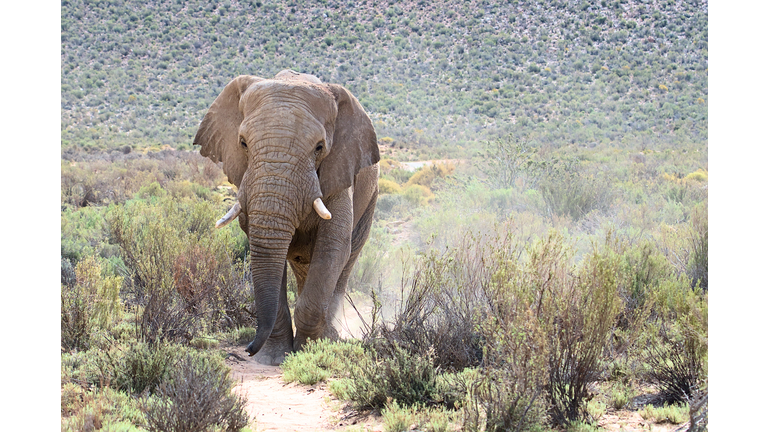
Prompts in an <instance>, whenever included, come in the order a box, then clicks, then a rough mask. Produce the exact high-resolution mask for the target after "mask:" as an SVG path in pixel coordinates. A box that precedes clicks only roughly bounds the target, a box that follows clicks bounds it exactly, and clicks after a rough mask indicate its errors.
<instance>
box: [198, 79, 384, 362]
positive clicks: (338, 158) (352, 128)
mask: <svg viewBox="0 0 768 432" xmlns="http://www.w3.org/2000/svg"><path fill="white" fill-rule="evenodd" d="M194 144H196V145H200V146H201V147H202V148H201V149H200V154H202V155H203V156H207V157H209V158H210V159H211V160H213V161H214V162H222V166H223V169H224V172H225V174H226V175H227V176H228V178H229V181H230V182H231V183H233V184H235V185H237V186H238V188H239V189H238V196H237V198H238V201H239V203H240V206H241V208H242V211H241V212H240V215H239V223H240V227H241V228H242V230H243V231H244V232H245V233H246V234H247V235H248V241H249V243H250V249H251V263H250V264H251V273H252V276H253V285H254V293H255V298H256V314H257V321H258V322H257V332H256V337H255V338H254V340H253V342H251V344H250V345H248V348H247V349H246V351H247V352H248V353H249V354H250V355H256V359H257V360H258V361H259V362H260V363H264V364H280V363H281V362H282V361H283V359H284V358H285V355H286V353H289V352H291V351H294V350H299V349H301V347H302V346H303V345H304V344H305V343H306V342H307V340H308V339H317V338H320V337H335V336H336V335H337V333H336V330H335V329H334V328H333V326H332V323H331V320H332V318H333V316H334V314H335V313H336V311H337V309H338V307H339V305H340V304H341V301H342V300H343V298H344V292H345V290H346V286H347V279H348V278H349V274H350V271H351V270H352V267H353V266H354V264H355V261H356V260H357V256H358V254H359V253H360V250H361V249H362V247H363V244H364V243H365V242H366V240H367V239H368V235H369V233H370V228H371V222H372V220H373V211H374V208H375V206H376V198H377V196H378V185H377V179H378V174H379V165H378V162H379V149H378V146H377V141H376V133H375V131H374V129H373V125H372V124H371V120H370V118H369V117H368V116H367V115H366V114H365V112H364V111H363V108H362V106H361V105H360V103H359V102H358V101H357V99H356V98H355V97H354V96H352V94H351V93H349V92H348V91H347V90H346V89H344V88H343V87H341V86H338V85H334V84H323V83H321V82H320V80H318V79H317V78H316V77H314V76H312V75H305V74H299V73H296V72H293V71H283V72H280V73H279V74H277V75H276V76H275V78H274V79H263V78H258V77H255V76H247V75H241V76H239V77H237V78H235V79H234V80H232V81H231V82H230V83H229V84H227V86H226V87H225V88H224V90H223V91H222V92H221V94H220V95H219V96H218V97H217V98H216V100H215V101H214V102H213V104H212V105H211V107H210V109H209V110H208V113H207V114H206V115H205V118H204V119H203V121H202V123H201V124H200V128H199V129H198V131H197V135H196V136H195V140H194ZM318 197H321V198H322V200H323V202H324V203H325V206H326V207H327V209H328V211H330V213H331V215H332V217H331V219H328V220H326V219H322V218H320V217H319V216H318V214H317V213H316V212H315V211H314V210H313V208H312V202H313V201H314V200H315V199H316V198H318ZM286 262H287V263H289V264H290V265H291V268H292V269H293V272H294V274H295V275H296V282H297V285H298V297H297V301H296V307H295V310H294V321H295V326H296V334H295V336H294V332H293V328H292V326H291V316H290V311H289V309H288V301H287V295H286V282H287V281H286V271H287V265H286Z"/></svg>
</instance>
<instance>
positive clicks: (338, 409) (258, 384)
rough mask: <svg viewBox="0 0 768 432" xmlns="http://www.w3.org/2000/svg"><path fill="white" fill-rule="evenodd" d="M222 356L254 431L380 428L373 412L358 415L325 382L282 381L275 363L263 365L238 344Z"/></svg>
mask: <svg viewBox="0 0 768 432" xmlns="http://www.w3.org/2000/svg"><path fill="white" fill-rule="evenodd" d="M225 350H226V351H227V352H228V353H230V355H229V357H227V359H226V363H227V365H229V367H230V368H231V369H232V377H233V379H234V380H235V382H236V383H237V384H236V385H235V388H234V389H233V391H234V392H235V393H237V394H240V395H242V396H244V397H245V399H246V401H247V402H246V406H245V409H246V411H247V412H248V414H249V415H250V416H251V418H252V419H254V420H255V421H256V429H255V430H256V431H258V432H267V431H299V432H311V431H333V430H344V429H346V428H347V427H348V426H354V427H363V428H364V429H365V430H370V431H383V430H384V428H383V426H382V425H381V422H380V420H379V419H377V418H376V417H375V416H372V415H368V416H361V415H359V414H358V413H357V412H355V411H352V410H350V409H349V408H348V407H345V405H344V404H343V403H342V402H340V401H339V400H337V399H336V398H335V397H333V395H331V393H330V392H329V391H328V387H327V385H326V384H325V383H318V384H315V385H313V386H307V385H302V384H298V383H290V384H286V383H285V382H283V378H282V377H283V374H282V371H281V370H280V368H279V367H278V366H265V365H262V364H259V363H257V362H256V361H255V360H254V359H252V358H249V357H247V355H246V354H245V353H243V355H241V354H240V351H243V350H242V347H226V348H225Z"/></svg>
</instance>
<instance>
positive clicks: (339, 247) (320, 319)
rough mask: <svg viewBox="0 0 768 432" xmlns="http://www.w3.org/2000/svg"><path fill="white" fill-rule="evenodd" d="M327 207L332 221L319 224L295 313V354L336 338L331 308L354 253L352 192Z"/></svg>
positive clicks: (335, 198) (333, 198)
mask: <svg viewBox="0 0 768 432" xmlns="http://www.w3.org/2000/svg"><path fill="white" fill-rule="evenodd" d="M326 206H327V207H328V210H329V211H330V212H331V215H332V218H331V219H329V220H321V221H320V222H319V225H318V229H317V237H316V240H315V245H314V248H313V251H312V261H311V263H310V264H309V271H308V272H307V278H306V281H305V283H304V289H303V291H302V293H301V295H300V296H299V298H298V300H297V301H296V307H295V309H294V322H295V324H296V337H295V338H294V340H293V347H294V350H299V349H301V347H302V346H303V345H304V344H305V343H306V342H307V340H308V339H318V338H320V337H322V336H328V335H331V334H334V332H333V328H332V323H331V322H330V317H328V311H329V308H330V309H334V308H332V307H330V306H331V305H330V302H331V301H332V299H333V291H334V289H335V288H336V284H337V282H338V280H339V276H340V275H341V273H342V271H343V269H344V266H345V265H346V263H347V261H348V260H349V255H350V250H351V239H352V222H353V215H352V197H351V188H350V189H348V190H347V191H345V192H342V193H341V194H339V195H337V196H335V197H332V198H330V199H329V200H328V202H327V203H326Z"/></svg>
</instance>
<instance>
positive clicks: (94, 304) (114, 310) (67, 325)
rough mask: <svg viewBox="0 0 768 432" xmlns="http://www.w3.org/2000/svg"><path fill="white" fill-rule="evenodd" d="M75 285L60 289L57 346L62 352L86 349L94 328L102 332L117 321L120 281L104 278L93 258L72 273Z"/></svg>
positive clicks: (117, 277)
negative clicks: (59, 318)
mask: <svg viewBox="0 0 768 432" xmlns="http://www.w3.org/2000/svg"><path fill="white" fill-rule="evenodd" d="M74 272H75V283H74V285H73V286H71V287H69V286H67V285H61V344H62V346H63V347H64V348H66V349H81V350H82V349H87V348H88V347H89V346H90V343H91V337H92V334H93V332H94V330H95V329H96V328H101V329H106V328H108V327H109V326H110V325H111V323H112V322H113V321H114V320H116V319H117V318H119V317H120V314H121V312H122V303H121V301H120V297H119V293H120V287H121V286H122V278H121V277H119V276H105V275H103V272H104V269H103V267H102V264H101V262H100V261H99V260H98V259H96V258H94V257H87V258H85V259H83V260H82V261H80V262H79V263H78V264H77V266H76V267H75V269H74Z"/></svg>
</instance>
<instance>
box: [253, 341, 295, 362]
mask: <svg viewBox="0 0 768 432" xmlns="http://www.w3.org/2000/svg"><path fill="white" fill-rule="evenodd" d="M291 339H292V338H272V337H270V338H269V339H267V342H266V343H265V344H264V346H263V347H262V348H261V349H260V350H259V352H257V353H256V354H254V355H253V357H254V358H255V359H256V361H257V362H259V363H261V364H263V365H270V366H279V365H280V364H282V363H283V361H284V360H285V356H286V355H288V354H289V353H291V352H292V351H293V341H292V340H291Z"/></svg>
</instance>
